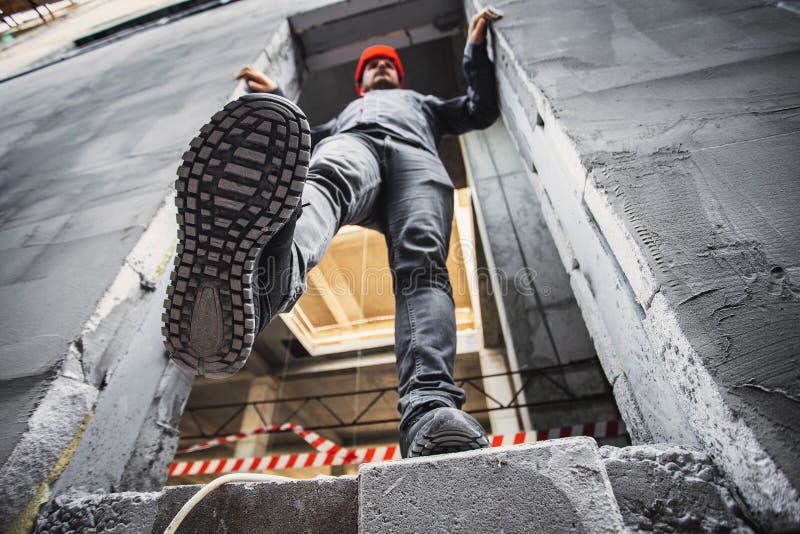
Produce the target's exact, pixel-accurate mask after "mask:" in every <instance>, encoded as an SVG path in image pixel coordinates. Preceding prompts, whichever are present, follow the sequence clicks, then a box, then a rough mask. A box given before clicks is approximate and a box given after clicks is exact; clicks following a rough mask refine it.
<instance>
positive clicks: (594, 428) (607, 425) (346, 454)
mask: <svg viewBox="0 0 800 534" xmlns="http://www.w3.org/2000/svg"><path fill="white" fill-rule="evenodd" d="M273 426H276V425H273ZM265 428H270V427H265ZM259 433H262V434H263V433H264V432H259ZM625 434H626V429H625V424H624V423H623V422H622V421H604V422H599V423H587V424H583V425H572V426H563V427H561V428H551V429H547V430H532V431H530V432H517V433H515V434H504V435H496V436H492V437H491V444H492V447H502V446H504V445H519V444H520V443H534V442H536V441H543V440H546V439H555V438H567V437H570V436H591V437H595V438H611V437H616V436H622V435H625ZM237 435H238V434H237ZM250 435H253V434H252V432H251V433H250ZM220 439H224V438H220ZM239 439H241V438H239ZM322 439H324V438H322ZM306 441H308V440H306ZM326 441H327V440H326ZM329 443H330V442H329ZM200 445H202V444H200ZM337 447H338V446H337ZM206 448H208V447H206ZM184 450H185V449H184ZM398 459H400V448H399V447H397V446H396V445H389V446H385V447H367V448H363V449H343V448H341V447H338V448H337V449H336V450H335V451H332V450H328V451H327V452H309V453H299V454H277V455H272V456H256V457H252V458H220V459H215V460H197V461H188V462H173V463H172V465H170V468H169V476H171V477H173V476H186V475H211V474H223V473H234V472H248V471H249V472H253V471H266V470H280V469H291V468H301V467H324V466H331V465H345V464H359V463H369V462H385V461H389V460H398Z"/></svg>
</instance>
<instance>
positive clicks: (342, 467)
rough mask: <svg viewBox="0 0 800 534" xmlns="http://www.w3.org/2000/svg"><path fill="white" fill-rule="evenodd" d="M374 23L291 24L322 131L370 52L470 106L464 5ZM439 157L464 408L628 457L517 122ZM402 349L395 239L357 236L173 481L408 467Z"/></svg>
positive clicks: (184, 444)
mask: <svg viewBox="0 0 800 534" xmlns="http://www.w3.org/2000/svg"><path fill="white" fill-rule="evenodd" d="M434 4H435V5H434ZM342 6H344V7H342ZM359 9H362V11H359ZM363 9H364V8H363V7H361V8H359V7H358V6H352V5H349V4H347V5H344V4H336V5H334V6H328V7H325V8H321V9H318V10H314V11H311V12H307V13H302V14H299V15H297V16H295V17H292V18H291V19H290V21H289V22H290V30H291V31H290V34H289V35H287V36H286V42H285V43H284V44H283V46H285V47H291V48H292V49H293V50H294V53H295V54H297V56H298V58H299V62H298V63H299V64H297V65H291V62H289V64H290V67H291V68H293V69H294V71H293V72H292V73H291V74H290V75H289V77H290V78H292V79H294V80H296V81H297V87H298V89H299V98H298V103H299V105H300V106H301V107H302V109H303V110H304V111H305V112H306V113H307V115H308V117H309V120H310V122H311V124H312V125H313V124H318V123H321V122H324V121H326V120H328V119H330V118H331V117H333V116H335V115H336V114H337V113H338V112H339V111H341V109H342V108H343V107H344V106H345V105H346V104H347V103H349V102H350V100H351V99H352V98H353V96H354V91H353V68H354V64H355V61H356V60H357V58H358V56H359V54H360V52H361V50H363V48H364V47H366V46H369V45H372V44H378V43H382V44H390V45H392V46H394V47H395V48H397V49H398V52H399V54H400V56H401V59H402V61H403V64H404V67H405V71H406V84H405V87H406V88H408V89H413V90H416V91H418V92H421V93H423V94H435V95H437V96H440V97H444V98H449V97H454V96H458V95H461V94H464V92H465V91H466V86H465V82H464V79H463V73H462V71H461V61H462V53H463V49H464V44H465V36H464V33H463V31H464V28H465V25H466V20H465V17H464V12H463V7H462V6H461V4H460V3H459V2H437V3H430V2H428V3H426V2H420V1H411V2H403V3H399V4H391V5H388V6H386V7H383V8H378V9H372V10H363ZM269 68H270V64H267V65H266V70H267V72H269ZM276 68H277V66H276ZM284 68H286V67H285V65H284ZM439 151H440V156H441V159H442V161H443V162H444V164H445V167H446V168H447V171H448V174H449V175H450V177H451V179H452V180H453V183H454V185H455V191H454V197H455V198H454V204H455V211H454V217H453V227H452V228H453V230H452V235H451V242H450V248H449V260H448V270H449V272H450V276H451V281H452V286H453V294H454V300H455V306H456V321H457V332H458V348H457V352H458V356H457V358H456V370H455V378H456V384H457V385H459V386H460V387H462V388H463V389H464V390H465V391H466V394H467V402H466V404H465V405H464V407H463V408H464V410H465V411H467V412H469V413H471V414H472V415H473V416H475V417H476V418H477V419H478V420H479V421H480V422H481V423H482V424H483V425H484V427H485V428H486V429H487V431H488V432H489V434H490V435H493V436H495V439H499V440H501V441H502V439H507V440H508V441H505V442H504V444H511V443H515V442H519V440H525V439H528V440H534V439H546V438H553V437H565V436H569V435H580V434H585V435H592V436H594V437H595V438H596V439H597V440H598V442H599V443H601V444H604V443H608V444H613V445H624V444H627V443H629V440H628V438H627V436H626V434H625V429H624V426H623V425H622V423H621V421H620V417H619V414H618V411H617V409H616V405H615V402H614V398H613V395H612V392H611V388H610V386H609V384H608V382H607V381H606V379H605V376H604V375H603V372H602V369H601V368H600V365H599V362H598V360H597V356H596V354H595V351H594V347H593V344H592V341H591V339H590V337H589V334H588V333H587V331H586V327H585V325H584V324H583V319H582V317H581V314H580V310H579V309H578V307H577V304H576V303H575V299H574V297H573V296H572V292H571V289H570V285H569V277H568V276H567V275H566V273H565V270H564V267H563V265H562V264H561V260H560V259H559V256H558V251H557V249H556V246H555V244H554V242H553V239H552V237H551V236H550V234H549V232H548V230H547V227H546V224H545V221H544V219H543V217H542V214H541V211H540V210H539V209H538V203H537V201H536V196H535V193H534V185H533V182H532V180H531V172H535V171H531V170H527V169H525V168H524V167H523V165H522V162H521V159H520V158H519V154H518V153H517V152H516V149H515V145H514V142H513V140H512V139H511V138H510V136H509V133H508V130H507V129H506V128H505V126H504V124H503V122H502V119H500V120H499V121H498V122H497V123H496V124H495V125H494V126H492V127H491V128H490V129H488V130H485V131H479V132H472V133H470V134H467V135H465V136H462V137H460V138H459V137H453V136H445V137H444V138H443V140H442V142H441V144H440V147H439ZM393 343H394V300H393V295H392V286H391V276H390V271H389V267H388V261H387V250H386V245H385V243H384V238H383V236H382V235H381V234H380V233H378V232H376V231H374V230H368V229H364V228H360V227H355V226H353V227H345V228H343V229H342V230H341V231H340V232H339V233H338V235H337V236H336V238H335V239H334V241H333V243H332V245H331V247H330V249H329V250H328V252H327V254H326V256H325V258H324V259H323V261H322V262H321V263H320V264H319V265H318V266H317V267H316V268H315V269H314V270H313V271H311V272H310V273H309V276H308V292H307V293H306V294H305V295H304V296H303V297H302V298H301V300H300V301H299V302H298V303H297V305H296V306H295V308H294V309H293V310H292V311H291V312H290V313H288V314H284V315H283V316H281V317H280V318H278V319H276V320H274V321H273V322H272V323H271V324H270V326H269V327H268V328H267V329H266V330H265V331H263V332H262V333H261V335H260V336H259V337H258V339H257V340H256V344H255V348H254V351H253V353H252V354H251V356H250V359H249V360H248V363H247V365H246V366H245V368H244V369H243V370H242V371H241V372H240V373H239V374H237V375H236V376H234V377H232V378H230V379H227V380H224V381H216V380H207V379H198V380H196V381H195V384H194V387H193V389H192V392H191V395H190V397H189V400H188V402H187V405H186V409H185V411H184V414H183V417H182V420H181V423H180V433H181V437H180V443H179V447H178V449H179V452H178V454H177V456H176V458H175V463H174V464H173V467H172V469H171V470H170V477H169V479H168V481H167V484H168V485H176V484H193V483H205V482H208V481H209V480H211V479H213V478H215V477H216V476H218V475H219V473H221V472H227V471H231V470H242V469H245V468H247V469H250V470H251V471H255V472H265V473H274V474H281V475H284V476H293V477H298V478H308V477H313V476H315V475H318V474H333V475H338V474H355V473H356V472H357V470H358V466H357V464H356V463H347V462H345V461H339V460H337V459H333V458H331V457H330V451H331V450H336V449H337V448H338V447H342V448H344V449H347V450H354V451H355V450H357V451H371V452H364V454H367V455H369V456H370V458H372V459H381V458H382V457H385V458H387V459H389V458H391V457H399V452H398V451H396V450H395V449H396V445H397V427H398V424H399V414H398V413H397V410H396V405H397V400H398V399H397V392H396V390H395V388H396V385H397V371H396V367H395V363H394V362H395V358H394V354H393ZM276 425H282V427H281V428H280V430H281V431H279V432H273V430H277V429H275V428H270V427H273V426H276ZM265 429H269V430H266V431H265ZM526 431H527V432H529V433H530V432H535V431H537V432H538V435H537V437H532V436H533V435H532V434H528V435H527V438H526V435H524V434H522V433H524V432H526ZM309 432H310V433H311V434H309ZM332 447H333V449H331V448H332ZM326 455H327V459H326ZM393 455H394V456H393ZM242 459H246V461H247V462H248V466H246V467H243V466H242V462H244V461H245V460H242ZM237 462H238V463H239V465H238V466H237Z"/></svg>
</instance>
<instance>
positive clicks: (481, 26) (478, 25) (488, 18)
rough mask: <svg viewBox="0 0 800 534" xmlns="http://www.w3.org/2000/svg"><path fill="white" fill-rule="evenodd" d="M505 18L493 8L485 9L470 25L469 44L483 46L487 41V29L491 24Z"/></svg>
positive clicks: (473, 18)
mask: <svg viewBox="0 0 800 534" xmlns="http://www.w3.org/2000/svg"><path fill="white" fill-rule="evenodd" d="M502 17H503V15H502V14H500V12H499V11H498V10H496V9H494V8H492V7H491V6H489V7H485V8H483V9H482V10H481V11H479V12H478V13H476V14H475V16H474V17H472V20H471V21H470V23H469V42H470V43H472V44H476V45H479V44H483V42H484V41H485V40H486V29H487V28H488V27H489V24H491V23H492V22H494V21H496V20H499V19H501V18H502Z"/></svg>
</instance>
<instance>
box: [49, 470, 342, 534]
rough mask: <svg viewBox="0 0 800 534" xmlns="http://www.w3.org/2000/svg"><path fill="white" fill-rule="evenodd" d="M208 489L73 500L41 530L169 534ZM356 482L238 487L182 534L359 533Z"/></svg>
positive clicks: (195, 513) (191, 519)
mask: <svg viewBox="0 0 800 534" xmlns="http://www.w3.org/2000/svg"><path fill="white" fill-rule="evenodd" d="M199 489H200V486H171V487H168V488H165V489H164V490H163V491H161V492H153V493H133V492H126V493H114V494H108V495H85V494H84V495H81V494H78V493H73V494H65V495H63V496H60V497H57V498H56V499H55V500H54V501H53V502H52V503H50V504H48V505H47V506H46V507H45V508H43V509H42V513H41V515H40V517H39V518H38V520H37V523H36V532H41V533H55V532H70V531H80V532H87V531H89V532H94V531H95V530H92V529H96V531H103V532H115V533H122V532H125V533H128V532H130V533H145V532H153V533H154V534H155V533H161V532H164V529H165V528H166V527H167V525H169V523H170V521H172V519H173V518H174V517H175V515H176V514H177V513H178V510H180V508H181V507H182V506H183V505H184V503H186V501H188V500H189V499H190V498H191V497H192V496H193V495H194V494H195V493H197V491H198V490H199ZM357 506H358V482H357V480H356V478H355V477H347V476H343V477H322V478H316V479H311V480H290V481H270V482H244V483H241V482H235V483H230V484H226V485H224V486H222V487H220V488H217V489H215V490H214V491H212V492H211V493H209V494H208V495H207V496H206V497H205V498H204V499H203V500H202V501H200V503H199V504H198V505H197V506H196V507H195V508H194V509H193V510H192V511H191V512H190V513H189V515H187V516H186V518H185V519H184V520H183V522H182V523H181V526H180V528H179V529H178V532H179V533H196V532H208V533H226V532H234V533H240V532H269V533H276V534H295V533H296V534H301V533H302V534H309V533H317V532H336V533H339V534H347V533H355V532H358V529H357V526H358V525H357V517H356V516H357V512H356V510H357Z"/></svg>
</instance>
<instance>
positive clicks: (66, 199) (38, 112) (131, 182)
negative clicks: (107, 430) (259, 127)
mask: <svg viewBox="0 0 800 534" xmlns="http://www.w3.org/2000/svg"><path fill="white" fill-rule="evenodd" d="M318 3H319V2H311V1H309V2H281V3H270V4H269V5H267V4H265V3H262V2H256V1H253V0H251V1H242V2H237V3H235V4H231V5H229V6H225V7H221V8H219V9H216V10H213V11H208V12H205V13H202V14H198V15H196V16H193V17H188V18H185V19H182V20H180V21H177V22H175V23H172V24H167V25H165V26H162V27H159V28H153V29H150V30H147V31H143V32H141V33H138V34H135V35H132V36H130V37H128V38H126V39H124V40H120V41H118V42H114V43H113V44H110V45H108V46H106V47H103V48H99V49H96V50H93V51H91V52H89V53H86V54H83V55H80V56H77V57H74V58H71V59H69V60H67V61H64V62H61V63H58V64H54V65H51V66H49V67H47V68H44V69H42V70H39V71H37V72H33V73H31V74H28V75H25V76H22V77H20V78H16V79H14V80H10V81H7V82H5V83H2V84H0V101H2V102H3V107H2V111H0V116H2V117H3V124H4V128H3V131H2V133H0V157H2V158H3V165H2V168H1V169H0V225H1V226H0V251H2V257H3V262H2V266H0V302H1V303H2V304H3V305H2V306H0V325H2V326H0V339H2V344H0V391H2V401H3V402H2V407H1V408H0V421H2V422H3V425H4V426H3V428H4V432H3V433H2V434H1V435H0V462H2V463H3V465H2V468H1V469H2V470H1V471H0V481H1V482H0V529H5V527H6V526H7V525H8V524H9V523H10V522H11V521H12V520H13V519H14V517H15V516H16V514H17V513H19V511H20V509H21V507H22V506H24V505H25V503H26V502H28V501H29V500H30V499H31V497H32V496H33V495H34V492H35V491H36V490H37V488H38V487H39V486H40V484H41V483H42V482H43V481H44V480H45V479H46V477H47V475H48V473H51V470H52V469H53V467H54V462H55V461H56V459H58V458H59V457H60V456H62V453H63V452H64V449H65V447H66V446H67V444H68V443H69V442H70V440H72V439H73V436H74V435H75V433H76V431H77V430H78V428H79V426H80V424H81V422H82V421H83V420H84V418H85V417H86V416H87V414H88V413H89V412H90V408H91V405H92V404H93V403H94V401H95V398H96V395H97V390H98V389H99V388H100V387H102V386H103V385H104V383H105V381H106V379H107V377H108V372H109V370H110V369H112V368H114V367H115V366H116V364H117V361H118V360H119V359H120V358H121V357H123V356H124V354H125V352H126V349H127V347H128V346H129V345H130V338H131V337H133V336H135V335H136V333H137V326H138V325H133V327H131V322H132V321H133V319H134V317H133V316H128V314H129V313H130V312H131V311H132V310H135V309H136V307H137V306H139V305H140V304H142V303H143V302H145V301H152V304H153V306H155V307H159V308H160V306H161V300H162V298H161V297H160V296H159V297H158V298H152V295H153V293H151V291H152V286H151V285H150V284H149V281H148V280H147V278H148V276H149V275H151V274H152V273H150V272H147V273H145V272H142V271H137V267H138V266H137V265H131V266H128V265H126V266H125V267H124V268H123V260H124V259H125V258H126V256H127V255H128V253H129V252H130V251H131V248H132V247H133V246H134V244H135V243H136V242H137V240H138V239H139V238H140V236H141V235H142V232H143V230H144V228H145V227H146V226H147V225H148V223H150V221H151V219H152V218H153V215H154V213H155V212H156V211H157V209H158V208H159V206H160V205H161V203H162V201H163V199H164V197H165V196H166V195H167V193H168V191H169V188H170V185H171V183H172V182H173V180H174V176H175V168H176V166H177V163H178V162H179V159H180V154H181V153H182V152H183V150H184V149H185V145H186V143H187V142H188V140H189V139H191V137H192V136H193V135H194V134H195V132H196V131H197V129H198V128H199V127H200V126H201V125H202V124H203V123H204V122H205V121H206V120H207V118H208V117H209V116H210V115H211V114H212V113H214V112H215V111H216V110H217V109H218V108H219V107H221V105H222V104H224V102H225V101H226V100H227V98H228V95H230V92H231V90H232V88H233V87H234V84H235V80H234V75H235V73H236V71H237V69H238V68H240V67H241V66H242V65H244V64H246V63H248V62H251V61H252V60H253V59H255V58H256V56H257V54H258V53H259V51H261V50H262V48H263V46H264V44H265V43H266V41H267V40H268V37H269V31H270V28H271V27H273V28H274V27H276V26H277V25H278V24H279V23H280V22H281V21H282V20H283V19H284V17H285V16H286V15H287V14H289V13H291V12H293V11H294V10H299V9H303V8H304V7H309V6H313V5H317V4H318ZM173 238H174V235H173ZM121 268H123V269H122V270H121ZM125 269H127V270H128V271H130V273H129V274H131V275H132V276H134V279H137V278H141V281H142V284H141V286H142V287H141V288H138V283H137V284H136V286H134V287H136V291H135V292H133V293H128V292H126V293H124V294H122V295H118V296H117V297H115V298H113V299H110V300H109V302H107V303H105V304H106V305H107V309H104V310H102V313H100V312H101V310H98V309H97V308H96V306H97V305H98V302H99V301H101V297H103V296H104V292H105V291H106V289H107V288H109V285H110V284H111V283H112V281H116V280H117V279H118V275H119V274H120V273H122V272H123V271H124V270H125ZM126 287H127V286H126ZM101 303H102V301H101ZM136 313H139V312H134V315H135V314H136ZM97 316H99V317H100V318H101V319H102V321H100V322H93V321H94V317H97ZM141 317H144V315H142V316H141ZM141 317H140V318H141ZM87 325H92V331H91V334H92V336H91V339H89V338H88V337H86V338H85V337H84V336H83V333H84V332H85V329H86V326H87ZM126 336H127V337H126ZM159 350H160V348H159ZM160 378H161V377H160V376H159V377H157V378H156V383H157V381H158V380H160ZM71 384H74V385H71ZM54 387H57V388H60V389H59V390H58V391H62V390H64V389H66V390H70V389H72V392H69V391H66V392H64V391H62V393H63V395H62V394H60V393H58V391H56V390H54V389H53V388H54ZM64 395H66V397H68V398H73V399H78V397H80V400H79V401H77V400H76V401H75V402H68V403H64V404H63V405H60V408H61V410H60V411H52V410H51V409H50V408H48V407H47V406H50V405H51V404H52V403H53V402H58V399H60V398H61V397H63V396H64ZM43 399H47V402H48V403H50V404H47V405H42V404H41V403H42V402H44V401H43ZM145 402H147V403H148V404H149V403H150V399H146V401H145ZM42 410H45V411H47V412H48V413H41V412H42ZM53 418H57V419H59V421H58V423H59V424H58V425H48V424H46V422H47V421H48V420H49V419H53ZM12 453H13V454H12ZM66 459H67V460H68V459H69V458H68V457H66ZM51 474H52V473H51ZM11 481H14V482H13V483H12V482H11Z"/></svg>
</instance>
